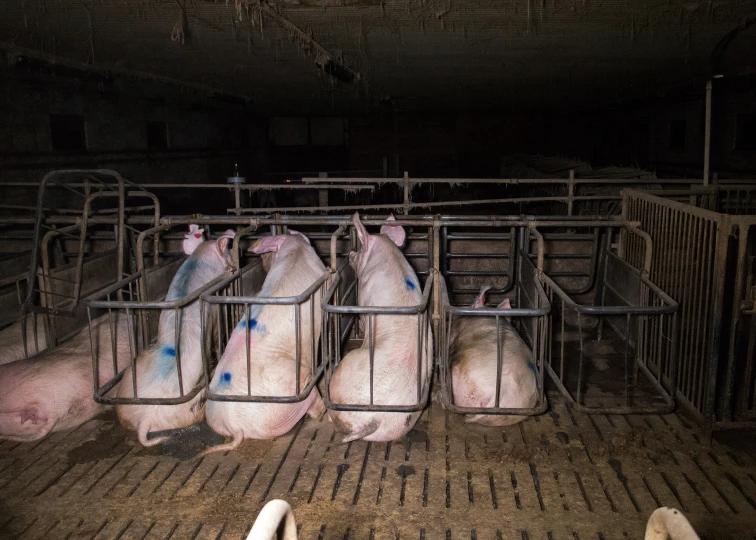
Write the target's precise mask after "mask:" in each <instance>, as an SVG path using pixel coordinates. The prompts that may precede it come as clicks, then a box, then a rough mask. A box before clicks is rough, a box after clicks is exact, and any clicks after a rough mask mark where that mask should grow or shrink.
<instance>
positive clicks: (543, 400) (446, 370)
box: [437, 238, 551, 416]
mask: <svg viewBox="0 0 756 540" xmlns="http://www.w3.org/2000/svg"><path fill="white" fill-rule="evenodd" d="M539 241H540V250H541V251H542V249H543V244H542V242H543V239H542V238H540V239H539ZM536 257H537V256H536ZM518 260H519V272H518V273H519V279H518V280H517V284H516V285H513V286H514V287H517V295H518V298H519V299H520V300H521V299H522V295H527V296H530V295H529V294H528V291H527V290H525V285H524V279H523V273H524V272H523V270H524V267H527V271H528V272H530V273H532V276H531V278H530V280H531V281H532V286H533V290H532V291H529V292H530V293H531V294H532V296H534V298H535V299H536V302H535V304H536V307H533V308H522V307H518V308H510V309H500V308H481V309H475V308H471V307H458V306H452V305H451V302H450V301H449V294H448V289H447V288H446V286H445V285H444V286H442V290H443V293H442V294H443V306H442V316H441V321H442V322H441V332H440V336H439V338H440V339H439V341H440V343H441V345H440V347H439V350H438V353H437V358H438V362H439V375H440V376H439V381H440V383H441V400H442V402H443V404H444V407H445V408H446V409H449V410H451V411H452V412H455V413H458V414H490V415H507V416H512V415H524V416H533V415H540V414H543V413H544V412H545V411H546V410H547V409H548V405H549V404H548V399H547V397H546V392H545V385H544V366H545V352H546V317H547V315H548V314H549V312H550V311H551V304H550V302H549V300H548V298H547V297H546V292H545V291H544V290H543V285H542V283H541V281H540V274H541V270H540V269H538V268H536V267H535V266H534V265H533V262H532V261H531V260H530V257H529V256H528V255H527V253H525V252H524V251H521V252H520V257H519V258H518ZM541 262H542V260H541ZM439 279H440V280H443V279H444V278H443V276H439ZM498 292H499V291H497V293H498ZM531 300H532V299H531ZM519 305H521V304H520V303H519V302H518V306H519ZM462 316H464V317H467V316H472V317H481V318H482V317H485V318H488V319H490V318H494V319H495V320H496V335H497V340H496V396H495V400H494V403H495V405H494V406H493V407H463V406H460V405H456V404H454V396H453V390H452V380H451V379H452V377H451V364H450V358H449V348H450V346H451V328H452V324H453V322H454V317H462ZM502 317H514V318H515V319H516V320H518V321H522V320H525V319H527V320H530V321H532V322H534V323H535V324H534V328H535V331H534V332H533V334H534V335H533V336H529V337H530V338H531V349H532V350H533V359H534V361H535V367H536V384H537V388H538V402H537V403H536V405H535V406H534V407H523V408H507V407H499V406H498V403H499V402H500V398H501V372H502V343H501V333H500V330H501V318H502Z"/></svg>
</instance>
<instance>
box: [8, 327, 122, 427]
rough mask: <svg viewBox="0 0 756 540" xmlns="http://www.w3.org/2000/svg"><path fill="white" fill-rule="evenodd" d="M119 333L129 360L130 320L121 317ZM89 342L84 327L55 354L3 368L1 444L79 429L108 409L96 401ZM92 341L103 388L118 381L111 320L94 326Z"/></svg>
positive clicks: (119, 348) (49, 352) (52, 351)
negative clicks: (4, 440)
mask: <svg viewBox="0 0 756 540" xmlns="http://www.w3.org/2000/svg"><path fill="white" fill-rule="evenodd" d="M114 328H115V331H116V342H117V354H118V357H119V358H128V357H129V340H128V333H127V332H128V328H127V324H126V319H125V318H124V317H120V318H119V320H117V323H116V324H114ZM89 338H90V334H89V328H88V327H84V328H82V329H81V330H80V331H79V332H78V333H77V334H75V335H74V336H73V337H71V338H70V339H68V340H66V341H65V342H64V343H62V344H61V345H59V346H58V347H55V348H54V349H50V350H46V351H43V352H42V353H41V354H39V355H38V356H36V357H34V358H30V359H27V360H17V361H16V362H11V363H9V364H4V365H0V439H10V440H12V441H33V440H36V439H41V438H42V437H44V436H45V435H47V434H48V433H51V432H55V431H62V430H65V429H71V428H75V427H78V426H80V425H81V424H83V423H84V422H86V421H87V420H89V419H91V418H93V417H94V416H96V415H97V414H99V413H100V412H102V411H103V410H105V406H104V405H102V404H99V403H97V402H95V400H94V399H93V398H92V393H93V387H94V385H93V384H92V377H93V373H92V349H91V346H90V340H89ZM92 341H93V343H94V345H95V354H96V355H97V358H98V362H99V366H100V380H99V384H100V385H102V384H105V383H106V382H107V381H108V380H110V379H112V378H113V376H114V374H113V352H112V351H113V349H112V346H111V340H110V322H109V320H108V315H103V316H102V317H99V318H98V319H95V320H94V321H92ZM120 367H125V366H119V368H120Z"/></svg>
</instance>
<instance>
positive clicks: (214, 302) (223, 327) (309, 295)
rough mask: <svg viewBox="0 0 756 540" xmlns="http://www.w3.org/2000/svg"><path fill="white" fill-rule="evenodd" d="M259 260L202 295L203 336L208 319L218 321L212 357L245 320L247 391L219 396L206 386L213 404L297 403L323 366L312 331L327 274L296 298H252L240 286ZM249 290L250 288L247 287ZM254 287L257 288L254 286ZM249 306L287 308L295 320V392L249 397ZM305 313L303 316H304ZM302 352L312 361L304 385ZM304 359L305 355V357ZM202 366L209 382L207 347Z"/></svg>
mask: <svg viewBox="0 0 756 540" xmlns="http://www.w3.org/2000/svg"><path fill="white" fill-rule="evenodd" d="M260 266H261V264H260V260H259V259H258V260H255V261H253V262H251V263H249V264H248V265H246V266H244V268H241V269H239V270H237V271H236V272H234V273H233V275H231V276H229V277H227V278H225V279H224V280H222V281H220V282H219V283H217V284H216V285H214V286H213V287H210V288H209V289H207V290H206V291H205V292H204V293H203V294H202V296H201V306H202V307H201V309H202V314H203V316H202V323H203V327H202V332H203V335H208V334H209V331H208V330H209V329H207V328H206V327H205V324H206V322H207V321H209V320H217V321H219V324H218V332H217V349H216V352H215V358H216V359H220V357H221V355H222V354H223V351H224V350H225V348H226V344H227V343H228V341H229V339H230V337H231V333H232V332H233V331H234V328H235V326H236V325H237V324H238V323H239V322H240V321H242V320H246V324H245V326H244V327H245V333H246V336H245V342H246V351H245V354H246V366H247V371H246V379H247V392H246V393H244V394H219V393H217V392H212V391H211V390H210V388H209V387H208V390H207V394H206V397H207V399H209V400H213V401H242V402H252V403H296V402H300V401H303V400H305V399H307V397H308V396H309V395H310V392H311V391H312V389H313V388H314V387H315V385H316V384H317V382H318V380H319V378H320V376H321V374H322V372H323V363H322V361H321V360H320V358H321V357H320V355H319V352H320V348H321V346H322V344H319V343H318V341H319V340H320V338H321V331H320V330H318V331H316V329H315V324H314V321H315V314H316V310H320V301H321V300H322V299H323V297H324V296H325V291H326V287H327V286H328V282H329V281H328V280H329V277H330V276H331V272H330V271H328V270H327V271H326V272H324V273H323V275H321V276H320V277H319V278H318V279H317V280H315V281H314V282H313V283H312V284H311V285H310V286H309V287H307V289H306V290H304V291H303V292H302V293H300V294H299V295H296V296H287V297H266V296H251V295H250V294H249V293H251V292H253V291H248V290H245V287H244V286H243V283H244V281H245V277H246V276H247V275H248V274H252V273H254V272H255V271H256V270H259V269H260ZM259 277H260V276H257V279H254V278H252V276H251V275H250V279H248V280H247V281H255V282H259ZM235 283H237V284H238V285H239V288H238V289H237V291H238V292H236V294H234V290H233V289H234V287H233V285H234V284H235ZM247 288H249V287H247ZM255 288H257V287H255ZM252 306H290V307H291V310H292V313H293V317H294V328H295V331H294V342H295V350H294V359H295V373H293V374H292V375H293V376H294V377H295V379H296V381H295V391H294V393H293V394H288V395H252V370H251V353H253V351H252V350H251V345H250V331H251V330H250V311H251V310H252V309H253V308H252ZM206 312H209V314H210V317H205V314H206ZM303 312H304V313H303ZM306 317H309V320H310V321H311V324H310V330H311V331H310V335H309V336H305V335H301V334H303V332H300V328H301V323H302V321H303V320H304V318H306ZM303 352H309V356H310V362H311V366H310V367H311V370H312V371H311V373H312V376H311V379H310V381H309V382H308V383H307V384H306V385H305V387H304V388H302V386H301V381H300V373H301V368H302V363H303ZM304 356H306V354H305V355H304ZM203 363H204V367H205V377H206V380H208V381H209V380H210V379H211V376H210V375H211V372H212V369H213V365H212V364H213V357H212V355H211V354H210V351H209V350H208V349H207V348H206V349H204V350H203Z"/></svg>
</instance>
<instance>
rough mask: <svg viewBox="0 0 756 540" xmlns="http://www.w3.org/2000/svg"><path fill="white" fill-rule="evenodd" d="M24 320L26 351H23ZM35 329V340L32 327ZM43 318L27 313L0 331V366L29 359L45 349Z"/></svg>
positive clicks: (40, 315) (42, 316)
mask: <svg viewBox="0 0 756 540" xmlns="http://www.w3.org/2000/svg"><path fill="white" fill-rule="evenodd" d="M24 319H26V350H24V335H23V328H24ZM35 325H36V327H37V335H36V339H35V336H34V326H35ZM45 336H46V334H45V316H44V315H42V314H37V316H36V317H35V316H34V314H33V313H27V315H26V317H25V318H24V317H22V318H20V319H19V320H17V321H16V322H14V323H13V324H11V325H10V326H8V327H6V328H3V329H2V330H0V364H7V363H8V362H15V361H16V360H20V359H22V358H31V357H32V356H34V355H35V354H38V353H39V352H41V351H43V350H44V349H45V348H46V347H47V338H46V337H45Z"/></svg>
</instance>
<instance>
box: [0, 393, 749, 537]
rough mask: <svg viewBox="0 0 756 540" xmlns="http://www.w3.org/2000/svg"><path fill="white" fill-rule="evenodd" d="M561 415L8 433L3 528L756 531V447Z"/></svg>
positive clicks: (77, 531)
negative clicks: (656, 525) (259, 429)
mask: <svg viewBox="0 0 756 540" xmlns="http://www.w3.org/2000/svg"><path fill="white" fill-rule="evenodd" d="M550 403H551V411H550V413H547V414H545V415H543V416H541V417H538V418H531V419H529V420H527V421H526V422H524V423H522V424H520V425H516V426H512V427H507V428H483V427H479V426H474V425H467V424H464V423H463V422H462V421H461V420H460V419H459V418H458V417H456V416H454V415H452V414H449V413H447V412H446V411H444V410H443V409H442V408H440V407H439V406H438V405H436V404H433V405H432V406H431V408H430V409H428V410H427V411H426V412H425V413H424V414H423V416H422V417H421V419H420V421H419V422H418V424H417V425H416V428H415V429H414V430H413V431H412V432H410V434H409V436H408V437H407V438H406V440H402V441H396V442H393V443H366V442H354V443H351V444H347V445H339V444H338V436H337V435H336V436H335V435H334V431H333V427H332V424H330V423H329V422H328V421H327V420H322V421H319V422H318V421H313V420H310V419H307V420H305V421H303V422H302V423H300V424H299V425H298V426H297V427H296V428H295V429H294V430H293V431H292V432H290V433H289V434H287V435H286V436H284V437H281V438H279V439H276V440H274V441H246V442H245V443H243V445H242V446H241V447H240V449H239V450H238V451H232V452H229V453H227V454H225V455H224V454H220V453H219V454H212V455H210V456H208V457H205V458H204V459H196V458H195V457H194V456H195V455H196V454H197V453H198V452H199V451H200V450H202V449H203V448H205V447H206V446H207V445H208V444H215V443H217V442H219V440H220V439H219V438H218V436H217V435H215V434H213V433H212V432H211V431H210V430H209V429H208V428H207V427H206V426H195V427H192V428H189V429H187V430H183V431H182V432H181V433H178V434H176V436H175V437H174V439H173V440H172V441H171V442H170V443H169V444H166V445H163V446H159V447H153V448H150V449H143V448H141V447H140V446H139V445H138V443H137V441H136V437H135V435H134V434H133V433H130V432H127V431H125V430H123V429H122V428H121V427H120V426H119V425H118V424H117V422H116V421H115V417H114V415H113V414H112V413H109V414H106V415H104V416H102V417H99V418H97V419H95V420H93V421H90V422H89V423H87V424H85V425H84V426H81V427H80V428H78V429H76V430H73V431H70V432H66V433H56V434H53V435H52V436H50V437H48V438H46V439H44V440H42V441H37V442H33V443H24V444H20V443H14V442H10V441H4V442H0V538H23V539H36V538H98V539H127V538H139V539H141V538H155V539H158V538H161V539H165V538H175V539H184V538H191V539H194V538H202V539H205V538H208V539H215V538H229V539H241V538H243V536H244V534H245V532H246V531H247V530H249V527H250V526H251V524H252V522H253V520H254V517H255V516H256V514H257V512H258V511H259V509H260V508H261V507H262V505H263V504H264V503H265V502H267V501H269V500H271V499H274V498H283V499H286V500H287V501H289V502H290V503H291V504H292V506H293V507H294V512H295V515H296V519H297V523H298V524H299V525H300V527H301V530H300V535H301V536H300V537H301V538H303V539H313V540H314V539H338V540H344V539H352V540H357V539H359V540H362V539H365V540H369V539H391V540H397V539H402V540H405V539H415V540H418V539H428V540H433V539H491V540H494V539H508V538H509V539H512V538H516V539H518V540H519V539H536V538H538V539H562V538H564V539H587V538H592V539H606V540H609V539H618V538H622V539H624V538H634V539H641V538H643V532H644V528H645V522H646V520H647V519H648V516H649V514H650V513H651V512H652V511H653V509H654V508H656V507H658V506H674V507H677V508H679V509H681V510H683V512H685V513H686V514H687V515H688V516H689V517H690V519H691V522H692V523H693V524H694V526H695V527H696V528H697V529H698V530H699V532H700V533H701V535H702V536H703V537H706V538H710V539H715V538H716V539H723V538H747V539H750V540H753V539H755V538H756V453H753V452H752V451H750V450H749V449H747V448H746V447H744V446H743V444H740V443H742V442H743V439H744V437H745V435H741V436H739V437H736V438H734V441H735V442H736V443H738V446H737V447H735V446H733V445H725V444H722V443H717V442H715V443H714V444H713V445H711V446H708V445H707V444H706V441H705V440H704V439H703V438H702V437H701V436H700V434H699V432H698V431H697V429H696V428H695V427H694V426H693V425H692V424H691V423H689V422H688V421H687V420H686V419H685V418H683V417H682V416H680V415H676V414H670V415H647V416H606V415H592V416H587V415H583V414H578V413H575V412H572V411H570V410H569V409H568V408H567V407H566V405H565V404H564V403H563V402H562V401H561V399H560V398H559V397H558V396H557V395H554V394H552V395H551V396H550Z"/></svg>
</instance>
